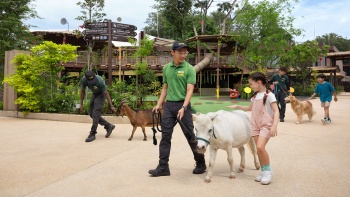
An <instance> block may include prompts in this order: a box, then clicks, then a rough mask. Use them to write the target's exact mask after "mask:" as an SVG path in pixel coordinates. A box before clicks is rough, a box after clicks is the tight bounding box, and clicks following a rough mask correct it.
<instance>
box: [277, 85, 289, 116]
mask: <svg viewBox="0 0 350 197" xmlns="http://www.w3.org/2000/svg"><path fill="white" fill-rule="evenodd" d="M275 96H276V100H277V106H278V109H279V112H280V119H284V115H285V113H286V100H284V99H285V98H286V97H287V94H286V92H285V91H283V90H281V89H278V90H277V95H275Z"/></svg>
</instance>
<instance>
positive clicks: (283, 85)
mask: <svg viewBox="0 0 350 197" xmlns="http://www.w3.org/2000/svg"><path fill="white" fill-rule="evenodd" d="M287 71H288V69H287V68H286V67H285V66H282V67H281V68H280V69H279V73H278V74H275V75H273V76H272V78H271V80H270V82H271V83H272V84H273V85H274V90H273V93H274V94H275V96H276V100H277V106H278V109H279V112H280V122H284V117H285V113H286V101H285V100H284V99H285V98H286V97H287V92H289V88H290V85H289V78H288V76H287V75H286V73H287Z"/></svg>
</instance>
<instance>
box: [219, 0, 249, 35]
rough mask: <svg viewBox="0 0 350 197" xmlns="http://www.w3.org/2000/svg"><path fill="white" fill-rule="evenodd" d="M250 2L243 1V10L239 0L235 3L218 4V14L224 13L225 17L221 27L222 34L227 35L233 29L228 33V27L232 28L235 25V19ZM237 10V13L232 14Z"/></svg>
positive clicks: (235, 0)
mask: <svg viewBox="0 0 350 197" xmlns="http://www.w3.org/2000/svg"><path fill="white" fill-rule="evenodd" d="M247 2H248V0H242V6H241V7H242V8H239V5H238V2H237V0H234V1H233V2H222V3H218V4H217V6H218V10H217V12H218V13H222V14H223V15H224V16H223V17H222V19H221V20H219V21H220V22H221V24H220V27H221V32H220V33H221V34H227V32H230V30H231V28H227V31H226V25H229V26H232V24H233V23H234V20H235V18H236V17H237V15H238V14H239V13H240V12H241V11H242V10H244V9H245V6H246V5H247ZM235 8H236V12H235V13H234V14H232V12H233V11H234V9H235Z"/></svg>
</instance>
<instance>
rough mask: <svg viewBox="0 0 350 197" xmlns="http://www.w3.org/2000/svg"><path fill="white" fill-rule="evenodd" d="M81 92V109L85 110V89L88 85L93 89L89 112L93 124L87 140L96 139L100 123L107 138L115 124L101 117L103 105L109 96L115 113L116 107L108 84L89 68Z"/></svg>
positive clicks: (108, 99)
mask: <svg viewBox="0 0 350 197" xmlns="http://www.w3.org/2000/svg"><path fill="white" fill-rule="evenodd" d="M81 87H82V88H81V92H80V111H81V112H83V111H84V97H85V89H86V87H88V88H89V90H91V91H92V97H91V100H90V109H89V114H90V117H91V118H92V126H91V131H90V135H89V136H88V138H86V140H85V141H86V142H91V141H94V140H95V139H96V137H95V135H96V133H97V131H96V130H97V126H98V124H100V125H103V126H104V128H105V129H106V131H107V134H106V136H105V137H106V138H108V137H109V136H110V135H111V133H112V131H113V129H114V128H115V126H114V125H113V124H111V123H109V122H107V121H106V120H105V119H103V118H102V117H101V112H102V109H103V105H104V102H105V99H106V98H107V101H108V104H109V106H110V107H111V110H112V111H113V113H115V108H114V106H113V104H112V100H111V97H110V96H109V93H108V91H107V86H106V84H105V82H104V80H103V79H102V77H100V76H98V75H96V74H95V73H94V72H93V71H91V70H89V71H87V72H86V73H85V76H84V77H83V78H82V86H81Z"/></svg>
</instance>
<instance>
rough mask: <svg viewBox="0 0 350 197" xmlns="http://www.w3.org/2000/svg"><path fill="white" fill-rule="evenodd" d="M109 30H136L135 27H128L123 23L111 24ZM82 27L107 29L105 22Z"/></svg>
mask: <svg viewBox="0 0 350 197" xmlns="http://www.w3.org/2000/svg"><path fill="white" fill-rule="evenodd" d="M111 24H112V27H111V28H117V29H127V30H130V31H134V30H137V27H136V26H135V25H129V24H124V23H114V22H112V23H111ZM84 27H85V28H86V29H93V28H108V23H107V22H96V23H85V24H84Z"/></svg>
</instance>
